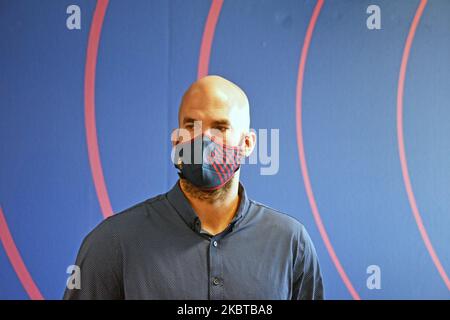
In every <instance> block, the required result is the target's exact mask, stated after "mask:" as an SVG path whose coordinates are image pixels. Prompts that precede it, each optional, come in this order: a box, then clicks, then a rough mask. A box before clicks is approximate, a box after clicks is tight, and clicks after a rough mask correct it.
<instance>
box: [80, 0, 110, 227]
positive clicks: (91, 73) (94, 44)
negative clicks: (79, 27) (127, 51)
mask: <svg viewBox="0 0 450 320" xmlns="http://www.w3.org/2000/svg"><path fill="white" fill-rule="evenodd" d="M108 2H109V1H108V0H98V1H97V5H96V7H95V12H94V17H93V18H92V23H91V30H90V31H89V40H88V47H87V52H86V66H85V76H84V112H85V118H84V122H85V127H86V142H87V148H88V155H89V164H90V166H91V172H92V178H93V180H94V185H95V190H96V192H97V198H98V201H99V203H100V208H101V210H102V214H103V217H104V218H105V219H106V218H107V217H109V216H111V215H112V214H113V210H112V207H111V202H110V200H109V196H108V190H107V188H106V184H105V177H104V175H103V169H102V163H101V160H100V152H99V147H98V138H97V127H96V122H95V71H96V66H97V54H98V45H99V42H100V34H101V32H102V26H103V20H104V17H105V12H106V9H107V7H108Z"/></svg>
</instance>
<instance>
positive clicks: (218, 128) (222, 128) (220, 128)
mask: <svg viewBox="0 0 450 320" xmlns="http://www.w3.org/2000/svg"><path fill="white" fill-rule="evenodd" d="M216 129H217V130H220V131H222V132H223V131H227V130H228V127H221V126H219V127H216Z"/></svg>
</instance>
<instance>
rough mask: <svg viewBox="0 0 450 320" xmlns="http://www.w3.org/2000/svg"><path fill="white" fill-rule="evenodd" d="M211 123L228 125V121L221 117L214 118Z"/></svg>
mask: <svg viewBox="0 0 450 320" xmlns="http://www.w3.org/2000/svg"><path fill="white" fill-rule="evenodd" d="M213 125H216V126H217V125H224V126H229V125H230V121H228V120H227V119H223V120H215V121H213Z"/></svg>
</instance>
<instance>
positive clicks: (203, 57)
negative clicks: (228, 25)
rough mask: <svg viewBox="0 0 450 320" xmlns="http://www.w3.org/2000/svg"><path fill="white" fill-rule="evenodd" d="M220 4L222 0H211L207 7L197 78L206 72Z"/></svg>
mask: <svg viewBox="0 0 450 320" xmlns="http://www.w3.org/2000/svg"><path fill="white" fill-rule="evenodd" d="M222 4H223V0H212V3H211V7H210V9H209V13H208V18H207V19H206V24H205V29H204V30H203V38H202V44H201V47H200V55H199V59H198V72H197V78H198V79H200V78H203V77H204V76H206V75H207V74H208V69H209V60H210V56H211V47H212V42H213V39H214V32H215V30H216V25H217V20H219V15H220V10H221V9H222Z"/></svg>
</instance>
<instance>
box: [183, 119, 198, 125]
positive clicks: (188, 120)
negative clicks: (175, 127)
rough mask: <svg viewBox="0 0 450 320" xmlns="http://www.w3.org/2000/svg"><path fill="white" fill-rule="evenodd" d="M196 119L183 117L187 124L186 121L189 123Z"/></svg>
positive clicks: (184, 122)
mask: <svg viewBox="0 0 450 320" xmlns="http://www.w3.org/2000/svg"><path fill="white" fill-rule="evenodd" d="M195 121H196V120H195V119H193V118H184V119H183V124H186V123H188V122H195Z"/></svg>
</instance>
